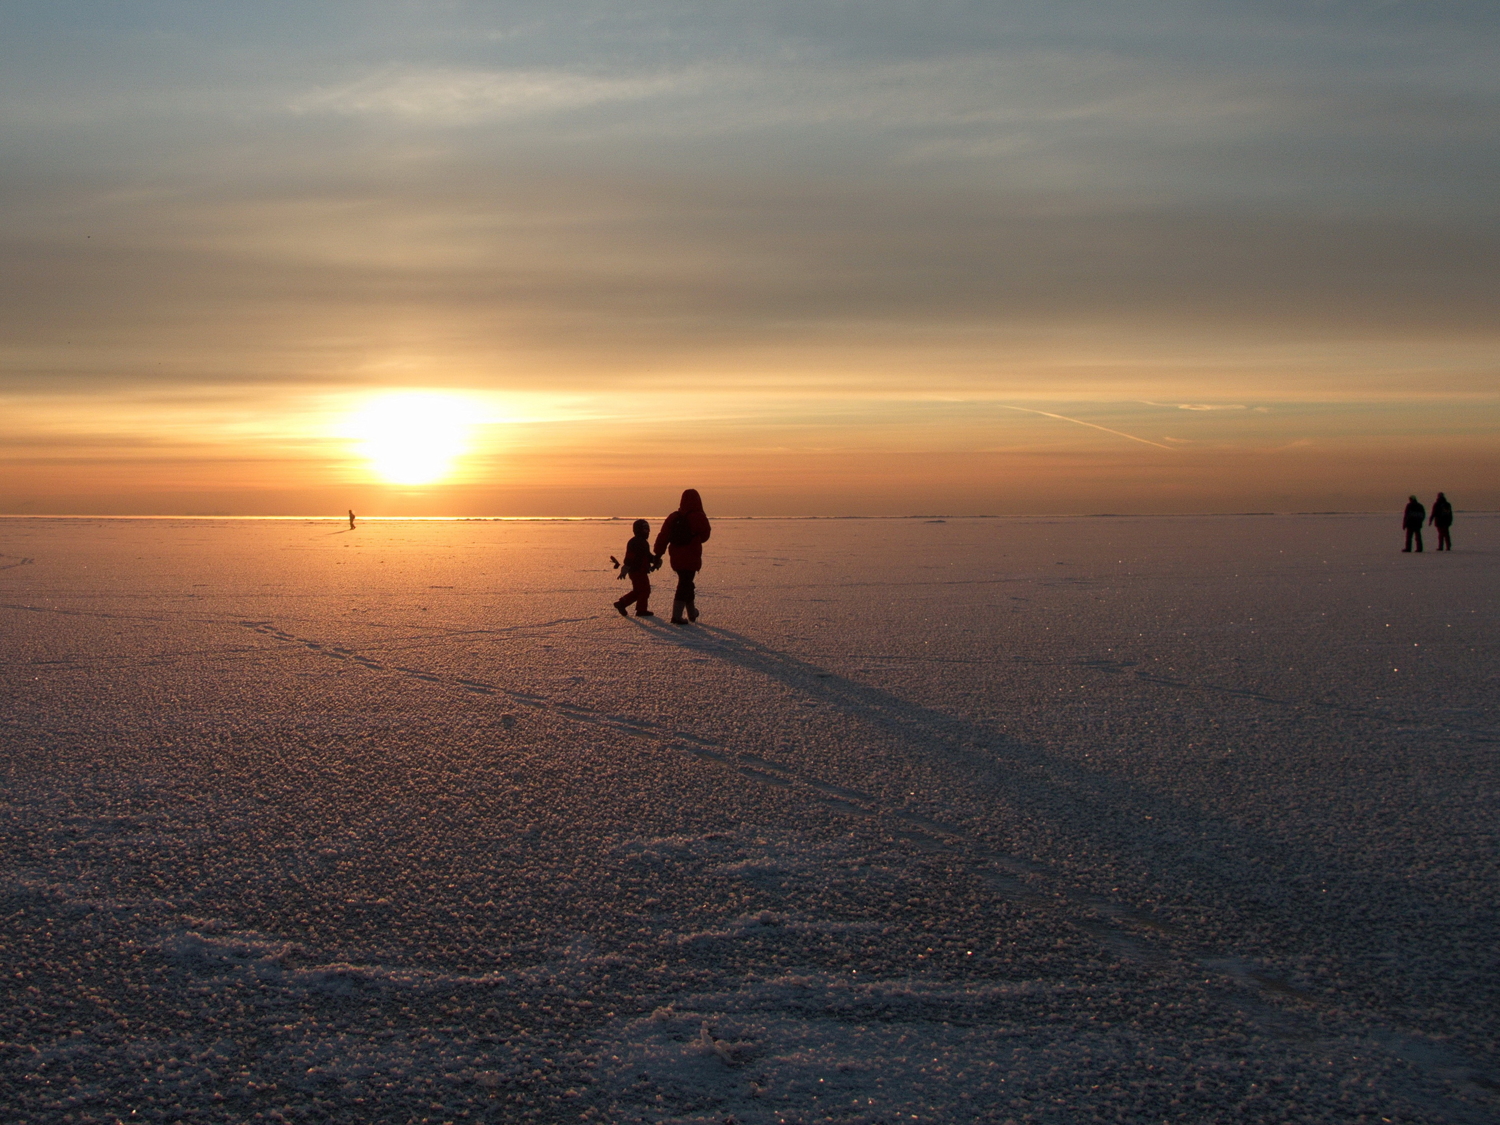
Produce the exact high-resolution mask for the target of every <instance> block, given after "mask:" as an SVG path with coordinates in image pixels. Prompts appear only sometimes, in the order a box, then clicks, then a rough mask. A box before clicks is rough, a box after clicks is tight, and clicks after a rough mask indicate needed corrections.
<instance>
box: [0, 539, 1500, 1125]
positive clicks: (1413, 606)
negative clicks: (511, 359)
mask: <svg viewBox="0 0 1500 1125" xmlns="http://www.w3.org/2000/svg"><path fill="white" fill-rule="evenodd" d="M1398 523H1399V514H1397V513H1393V514H1390V515H1382V516H1378V517H1375V516H1359V515H1354V516H1349V515H1344V516H1332V515H1331V516H1240V517H1203V518H1066V519H1019V518H1018V519H983V520H979V519H976V520H963V519H948V520H946V521H944V520H921V519H913V520H732V521H720V522H718V523H717V525H716V528H715V532H714V538H713V540H712V542H711V543H710V544H709V545H708V549H707V561H706V567H705V570H704V571H703V573H702V576H701V579H700V599H699V605H700V608H701V609H702V619H701V621H700V622H699V624H698V625H697V626H694V627H689V628H679V627H674V626H672V625H670V624H668V623H666V621H665V617H664V616H663V617H660V618H657V619H655V620H638V619H636V618H633V617H632V618H630V619H622V618H620V617H619V616H618V615H617V614H616V613H615V612H614V611H613V609H612V608H611V607H610V604H609V603H610V601H611V600H612V599H613V598H615V597H617V596H619V594H620V593H621V592H622V591H623V588H624V584H623V583H617V582H615V581H614V580H613V572H612V571H611V569H610V565H609V560H608V556H609V555H610V554H615V555H620V554H622V548H623V547H624V545H625V540H626V539H627V538H628V536H629V530H628V527H629V525H628V521H624V522H608V521H594V522H394V521H393V522H367V523H364V524H362V525H361V526H360V527H359V529H358V530H356V531H353V532H350V531H348V530H347V529H345V528H343V527H342V526H341V525H340V524H337V523H332V522H317V521H231V520H44V519H35V520H32V519H8V520H4V521H0V661H3V684H4V708H3V711H0V724H3V725H0V731H3V743H0V787H3V788H0V841H3V849H4V852H3V867H0V892H3V902H0V1105H3V1107H4V1110H3V1113H0V1118H3V1120H4V1121H5V1122H7V1123H14V1125H21V1123H47V1125H53V1123H63V1122H68V1123H73V1122H103V1123H110V1125H113V1123H115V1122H116V1121H121V1122H137V1121H148V1122H240V1121H274V1122H299V1123H300V1122H341V1123H342V1122H348V1123H366V1122H380V1123H383V1122H432V1123H440V1122H455V1123H457V1122H466V1121H487V1122H509V1121H533V1120H535V1121H599V1122H649V1123H653V1125H661V1123H667V1122H681V1123H687V1122H694V1123H710V1122H712V1123H719V1125H722V1123H726V1122H734V1123H737V1125H772V1123H808V1125H811V1123H814V1122H829V1123H839V1125H856V1123H859V1125H876V1123H879V1125H894V1123H896V1122H902V1123H913V1122H920V1123H932V1122H994V1123H997V1125H1001V1123H1005V1122H1015V1123H1017V1125H1020V1123H1024V1122H1056V1123H1069V1125H1070V1123H1073V1122H1095V1121H1103V1122H1276V1123H1280V1122H1303V1121H1309V1122H1311V1121H1317V1122H1341V1123H1342V1122H1495V1121H1497V1120H1500V1038H1497V1031H1500V907H1497V897H1500V871H1497V811H1500V809H1497V805H1500V801H1497V785H1496V782H1497V772H1500V770H1497V758H1500V754H1497V752H1500V692H1497V678H1500V662H1497V659H1496V656H1497V641H1500V621H1497V617H1500V599H1497V579H1500V516H1484V515H1467V516H1466V515H1462V514H1461V515H1460V518H1459V521H1458V524H1457V525H1456V527H1455V529H1454V530H1455V538H1456V539H1457V541H1458V545H1459V546H1458V549H1457V550H1456V551H1454V552H1452V553H1448V554H1438V553H1434V552H1432V551H1431V550H1430V549H1429V551H1428V552H1427V553H1425V554H1421V555H1417V554H1402V553H1401V552H1400V550H1399V546H1400V544H1399V536H1400V531H1399V527H1398ZM1429 547H1430V544H1429ZM667 585H668V584H667V583H664V582H662V581H660V576H658V583H657V586H658V594H657V597H656V600H655V608H656V609H657V610H658V611H662V612H665V611H666V610H667V609H669V607H670V590H669V589H667V588H666V587H667Z"/></svg>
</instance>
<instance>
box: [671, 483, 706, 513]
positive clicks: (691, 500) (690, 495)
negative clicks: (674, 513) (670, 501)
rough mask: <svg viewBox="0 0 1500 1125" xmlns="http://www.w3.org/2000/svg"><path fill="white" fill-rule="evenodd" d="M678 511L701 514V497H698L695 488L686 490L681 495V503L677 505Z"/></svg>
mask: <svg viewBox="0 0 1500 1125" xmlns="http://www.w3.org/2000/svg"><path fill="white" fill-rule="evenodd" d="M677 509H678V511H682V512H701V511H703V497H701V496H699V495H698V490H697V489H696V488H689V489H686V490H685V491H684V492H683V494H682V503H680V504H678V505H677Z"/></svg>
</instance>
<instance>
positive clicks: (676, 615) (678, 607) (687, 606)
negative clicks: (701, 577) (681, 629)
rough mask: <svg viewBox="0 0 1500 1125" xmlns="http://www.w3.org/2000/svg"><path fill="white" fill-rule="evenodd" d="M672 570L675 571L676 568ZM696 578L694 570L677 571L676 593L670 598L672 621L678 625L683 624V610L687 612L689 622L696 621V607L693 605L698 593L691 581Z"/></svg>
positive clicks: (696, 573)
mask: <svg viewBox="0 0 1500 1125" xmlns="http://www.w3.org/2000/svg"><path fill="white" fill-rule="evenodd" d="M672 569H673V570H677V568H676V567H673V568H672ZM697 576H698V572H697V571H696V570H677V592H676V593H675V594H674V595H673V596H672V621H673V622H674V623H676V624H678V625H681V624H682V623H683V620H682V613H683V610H686V611H687V619H688V620H689V621H697V620H698V607H697V605H696V604H694V602H695V599H696V598H697V596H698V591H697V588H696V587H695V586H694V585H693V579H695V578H696V577H697Z"/></svg>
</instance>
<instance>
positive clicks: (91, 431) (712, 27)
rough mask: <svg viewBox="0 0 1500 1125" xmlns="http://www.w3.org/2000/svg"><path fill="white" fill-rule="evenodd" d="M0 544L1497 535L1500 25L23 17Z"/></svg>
mask: <svg viewBox="0 0 1500 1125" xmlns="http://www.w3.org/2000/svg"><path fill="white" fill-rule="evenodd" d="M0 146H3V151H4V153H5V159H4V160H3V161H0V294H3V299H0V513H7V514H43V513H60V514H166V515H170V514H231V515H273V514H287V515H304V514H322V513H333V512H342V511H343V510H344V509H346V508H348V507H351V506H352V507H354V508H356V509H357V510H359V511H360V512H362V513H368V514H371V515H382V514H383V515H411V516H417V515H422V516H443V515H498V516H529V515H537V516H540V515H621V516H634V515H639V514H652V513H661V512H665V511H668V510H670V509H671V508H672V507H673V506H675V499H676V496H677V494H678V493H679V492H680V490H681V489H682V488H684V487H689V486H692V487H697V488H699V489H700V491H702V492H703V494H704V498H705V501H706V503H707V506H708V509H709V511H710V513H711V514H713V513H718V514H722V515H757V516H770V515H849V514H871V515H875V514H889V515H900V514H953V515H963V514H1010V513H1016V514H1023V513H1038V512H1052V513H1065V512H1218V511H1329V510H1379V509H1384V508H1390V509H1392V510H1393V511H1394V510H1399V508H1400V507H1401V505H1402V504H1403V503H1404V501H1405V498H1406V496H1407V495H1408V494H1409V493H1418V494H1420V495H1421V496H1422V498H1423V500H1424V501H1428V500H1430V498H1431V495H1432V494H1435V492H1436V491H1437V490H1438V489H1443V490H1445V491H1446V492H1447V493H1448V495H1449V496H1450V497H1451V498H1452V499H1453V501H1454V503H1455V505H1456V506H1457V507H1458V508H1459V509H1461V510H1462V509H1465V508H1468V509H1480V508H1491V509H1492V508H1500V349H1497V344H1500V319H1497V317H1496V309H1497V308H1500V299H1497V298H1500V283H1497V275H1500V223H1497V211H1500V203H1497V199H1500V196H1497V192H1496V190H1495V185H1496V183H1497V182H1500V7H1497V6H1496V5H1494V4H1493V3H1466V2H1445V0H1422V2H1398V0H1386V2H1373V0H1371V2H1354V0H1348V2H1343V0H1302V2H1292V0H1253V2H1252V0H1243V2H1241V0H1150V2H1147V0H1111V2H1110V3H1108V4H1100V3H1087V4H1085V3H1074V2H1072V0H1045V2H1036V3H1030V2H1025V3H1006V2H1002V0H990V2H985V3H963V2H948V0H928V2H924V3H922V4H911V3H905V2H902V3H897V2H895V0H889V2H887V0H860V2H854V0H796V2H786V3H782V2H780V0H754V2H753V3H741V2H739V0H716V2H715V3H712V4H708V3H695V4H688V3H678V2H673V0H644V2H640V0H608V2H603V0H601V2H598V3H590V2H575V0H546V2H535V3H533V2H530V0H527V2H517V3H468V2H462V0H453V2H446V3H439V2H425V3H414V2H413V3H398V2H389V0H360V2H358V3H340V2H336V0H330V2H321V3H314V4H308V3H306V2H305V0H303V2H299V3H282V2H279V0H264V2H257V3H255V4H244V3H215V2H210V0H192V2H181V3H178V2H172V3H166V2H153V0H141V2H105V0H93V2H90V3H76V2H72V0H49V2H48V3H46V4H36V3H26V2H20V0H0Z"/></svg>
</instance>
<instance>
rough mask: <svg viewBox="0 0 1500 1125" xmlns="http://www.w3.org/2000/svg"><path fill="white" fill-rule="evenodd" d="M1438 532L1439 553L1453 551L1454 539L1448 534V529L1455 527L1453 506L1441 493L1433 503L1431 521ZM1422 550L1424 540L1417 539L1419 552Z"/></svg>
mask: <svg viewBox="0 0 1500 1125" xmlns="http://www.w3.org/2000/svg"><path fill="white" fill-rule="evenodd" d="M1429 522H1430V523H1431V524H1432V526H1433V527H1435V528H1437V531H1438V545H1437V549H1438V550H1439V551H1451V550H1453V537H1452V536H1451V535H1449V534H1448V529H1449V528H1450V527H1452V526H1453V505H1452V504H1450V503H1448V498H1447V497H1446V496H1444V495H1443V494H1442V493H1441V492H1439V493H1438V494H1437V499H1436V500H1434V501H1433V502H1432V519H1431V520H1430V521H1429ZM1421 549H1422V540H1421V539H1420V538H1418V539H1417V550H1419V551H1420V550H1421Z"/></svg>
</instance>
